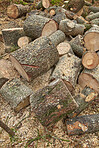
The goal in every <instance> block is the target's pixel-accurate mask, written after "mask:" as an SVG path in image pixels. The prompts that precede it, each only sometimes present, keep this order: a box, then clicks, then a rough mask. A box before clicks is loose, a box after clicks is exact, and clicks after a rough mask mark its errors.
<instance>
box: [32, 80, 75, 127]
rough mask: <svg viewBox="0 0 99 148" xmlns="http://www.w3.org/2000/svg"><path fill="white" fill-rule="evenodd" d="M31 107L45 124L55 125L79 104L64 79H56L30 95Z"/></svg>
mask: <svg viewBox="0 0 99 148" xmlns="http://www.w3.org/2000/svg"><path fill="white" fill-rule="evenodd" d="M30 103H31V108H32V110H33V111H34V112H35V114H36V117H37V118H38V119H39V120H40V122H41V123H42V125H43V126H46V127H47V128H49V127H53V126H54V125H55V123H56V122H58V121H59V120H60V119H61V118H62V117H64V116H66V115H67V114H68V113H70V112H72V111H73V110H74V109H75V108H76V107H77V104H76V102H75V101H74V99H73V97H72V95H71V94H70V92H69V90H68V89H67V87H66V85H65V84H64V82H63V81H62V80H59V79H57V80H55V81H53V82H51V83H50V84H49V85H48V86H46V87H45V88H43V89H42V90H39V91H37V92H36V93H35V94H33V95H31V97H30Z"/></svg>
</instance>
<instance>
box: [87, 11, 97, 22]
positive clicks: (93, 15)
mask: <svg viewBox="0 0 99 148" xmlns="http://www.w3.org/2000/svg"><path fill="white" fill-rule="evenodd" d="M96 18H99V12H96V13H94V14H92V15H88V16H86V20H88V21H91V20H93V19H96Z"/></svg>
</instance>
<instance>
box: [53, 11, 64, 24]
mask: <svg viewBox="0 0 99 148" xmlns="http://www.w3.org/2000/svg"><path fill="white" fill-rule="evenodd" d="M52 19H53V20H54V21H55V22H57V23H58V24H59V23H60V21H61V20H64V19H66V15H65V13H62V12H60V13H57V14H56V15H55V16H53V17H52Z"/></svg>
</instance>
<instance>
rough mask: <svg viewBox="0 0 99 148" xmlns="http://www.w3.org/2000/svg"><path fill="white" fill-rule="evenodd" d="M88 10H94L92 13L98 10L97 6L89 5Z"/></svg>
mask: <svg viewBox="0 0 99 148" xmlns="http://www.w3.org/2000/svg"><path fill="white" fill-rule="evenodd" d="M89 11H91V12H94V13H96V12H99V7H95V6H91V7H89Z"/></svg>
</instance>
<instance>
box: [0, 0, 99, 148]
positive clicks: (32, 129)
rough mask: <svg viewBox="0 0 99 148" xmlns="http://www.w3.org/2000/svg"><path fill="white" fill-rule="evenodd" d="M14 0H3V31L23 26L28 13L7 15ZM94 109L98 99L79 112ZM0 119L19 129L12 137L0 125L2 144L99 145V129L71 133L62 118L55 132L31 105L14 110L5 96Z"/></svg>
mask: <svg viewBox="0 0 99 148" xmlns="http://www.w3.org/2000/svg"><path fill="white" fill-rule="evenodd" d="M89 1H90V0H89ZM13 2H15V0H13V1H10V0H0V31H1V30H2V29H4V28H10V27H15V26H16V27H22V26H23V23H24V20H25V17H21V18H18V19H15V20H14V19H10V18H8V17H7V15H6V8H7V6H8V5H9V4H11V3H13ZM95 5H97V6H99V2H98V1H97V2H96V3H95ZM33 7H34V5H33ZM40 83H42V82H40ZM38 85H39V84H38ZM36 87H37V86H36ZM95 113H99V101H98V99H97V100H95V101H93V103H92V104H91V105H90V106H89V107H88V108H86V109H85V110H84V111H83V112H82V113H81V114H80V115H87V114H95ZM0 119H2V121H3V122H4V123H6V124H7V125H8V126H9V127H10V128H12V129H13V130H14V131H16V136H15V137H14V138H11V137H10V136H9V135H8V134H7V133H6V132H5V131H4V130H3V129H1V128H0V148H25V147H27V148H28V147H31V148H99V132H96V133H91V134H84V135H79V136H78V135H76V136H68V135H67V132H66V127H65V124H63V122H62V120H61V121H59V122H58V123H57V124H56V125H55V127H54V129H53V132H52V133H49V132H48V131H46V130H45V129H44V127H43V126H42V125H41V124H40V123H39V121H38V120H37V119H36V118H35V114H34V113H33V112H31V108H30V106H28V107H27V108H25V109H23V110H21V111H20V112H19V113H15V112H14V111H13V110H12V109H11V107H10V105H9V104H8V103H7V102H6V101H4V99H3V98H2V97H0ZM48 136H49V137H48ZM31 140H32V142H30V141H31Z"/></svg>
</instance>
